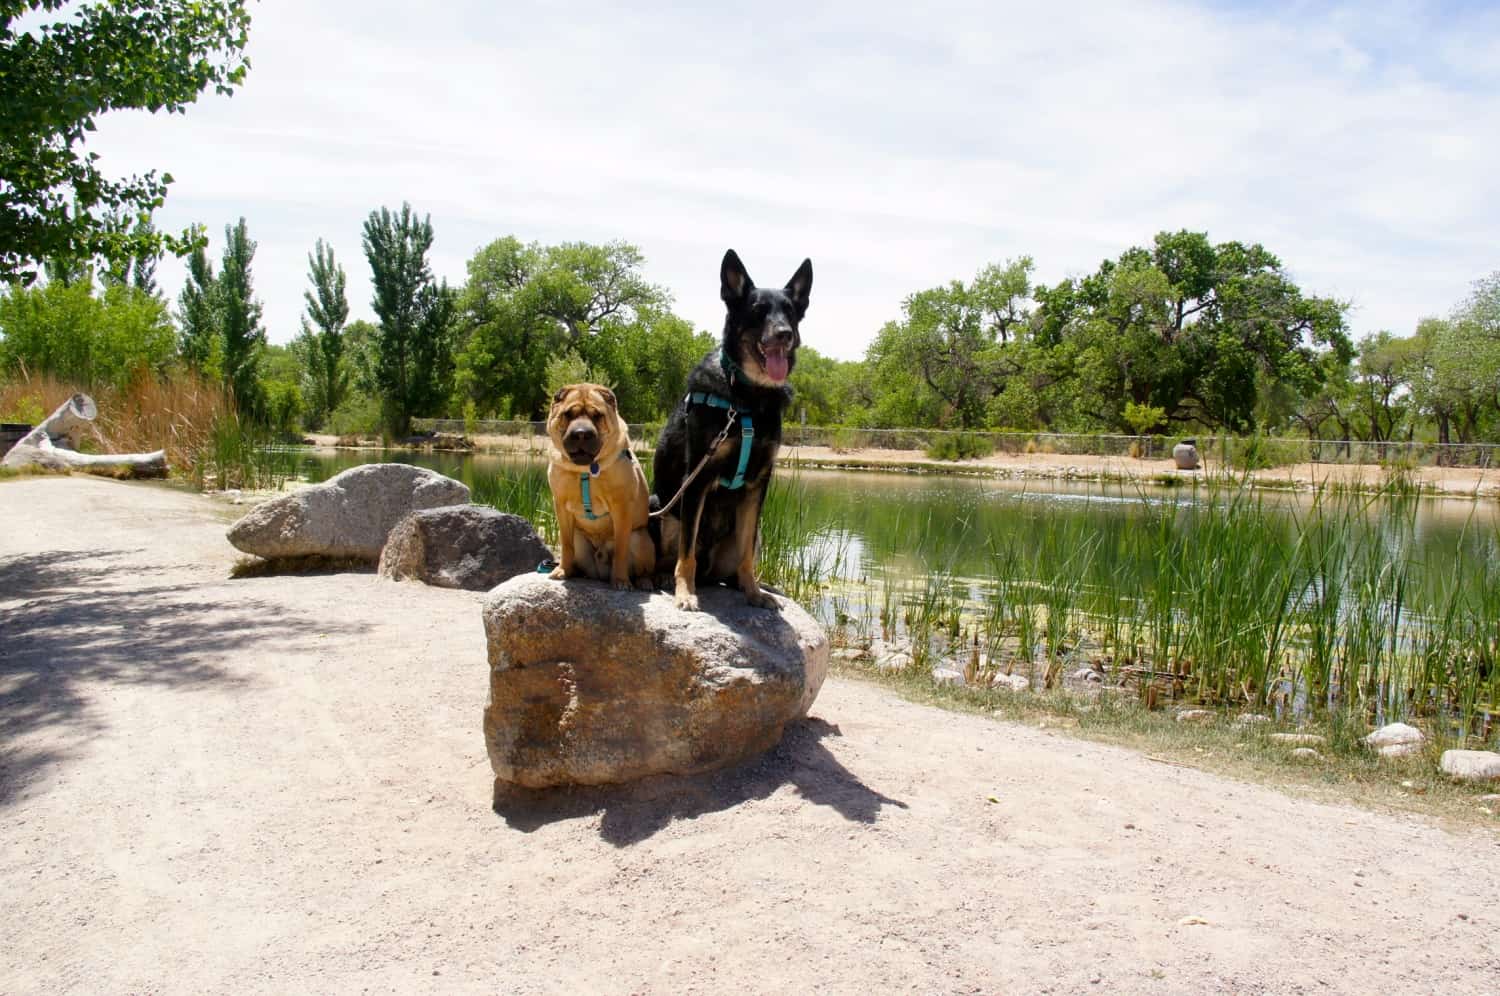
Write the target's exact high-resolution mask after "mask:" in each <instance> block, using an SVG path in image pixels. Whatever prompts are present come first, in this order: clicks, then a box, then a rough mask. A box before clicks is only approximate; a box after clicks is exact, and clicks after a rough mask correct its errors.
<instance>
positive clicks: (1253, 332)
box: [1036, 232, 1353, 431]
mask: <svg viewBox="0 0 1500 996" xmlns="http://www.w3.org/2000/svg"><path fill="white" fill-rule="evenodd" d="M1036 297H1037V299H1038V301H1039V302H1040V303H1041V309H1040V313H1039V314H1038V315H1037V317H1036V324H1037V328H1038V339H1039V341H1042V342H1046V343H1057V344H1058V345H1059V346H1061V347H1063V348H1064V349H1065V350H1066V351H1067V353H1068V354H1069V355H1070V362H1071V365H1072V369H1073V372H1074V374H1075V375H1076V376H1077V378H1078V382H1077V384H1076V389H1077V397H1078V398H1079V399H1080V404H1081V405H1083V406H1084V408H1085V409H1086V410H1087V411H1088V412H1089V414H1090V415H1091V416H1092V417H1093V418H1094V419H1095V420H1097V422H1099V423H1102V424H1105V425H1113V426H1116V427H1119V428H1122V429H1123V428H1128V423H1126V421H1125V419H1124V406H1125V404H1126V403H1127V402H1131V403H1134V404H1136V405H1148V406H1152V407H1160V408H1162V409H1164V410H1165V411H1166V414H1167V418H1168V419H1170V420H1173V421H1198V422H1201V423H1202V424H1204V425H1206V426H1208V427H1210V428H1225V429H1230V430H1233V431H1244V430H1248V429H1251V428H1253V427H1254V426H1255V424H1256V404H1257V400H1258V398H1259V394H1258V390H1259V389H1260V387H1263V386H1265V387H1268V386H1270V385H1273V384H1284V385H1287V386H1288V387H1289V388H1291V389H1292V390H1293V391H1294V392H1296V393H1297V394H1298V395H1307V394H1311V393H1315V392H1316V391H1317V390H1318V388H1319V386H1320V385H1321V383H1322V381H1323V378H1324V377H1325V376H1326V373H1327V369H1328V367H1327V364H1326V363H1325V362H1324V360H1323V354H1324V353H1325V352H1331V353H1333V354H1334V355H1335V357H1336V358H1337V359H1338V360H1339V361H1340V362H1343V363H1347V362H1348V361H1349V358H1350V357H1351V356H1352V352H1353V349H1352V346H1351V344H1350V342H1349V339H1348V335H1347V333H1346V331H1345V325H1344V311H1345V310H1346V307H1347V306H1346V305H1344V304H1342V303H1340V302H1337V301H1333V300H1331V299H1327V298H1317V297H1305V296H1304V295H1303V294H1302V291H1301V290H1300V289H1299V288H1298V287H1297V286H1296V284H1295V283H1293V282H1292V280H1291V278H1290V277H1288V276H1287V274H1286V273H1285V271H1284V270H1283V269H1282V266H1281V261H1280V260H1279V259H1277V258H1276V257H1275V256H1273V255H1272V254H1271V253H1269V252H1267V251H1266V250H1265V249H1264V248H1263V247H1261V246H1259V245H1248V246H1247V245H1245V244H1243V243H1240V242H1224V243H1219V244H1218V245H1214V244H1212V243H1210V242H1209V241H1208V237H1207V236H1206V235H1204V234H1202V233H1199V232H1175V233H1169V232H1163V233H1161V234H1159V235H1157V236H1156V239H1155V242H1154V243H1153V246H1152V248H1151V249H1149V250H1148V249H1143V248H1139V247H1137V248H1133V249H1130V250H1127V251H1126V252H1125V253H1123V254H1122V255H1121V256H1120V257H1119V259H1118V260H1106V261H1105V262H1104V263H1102V264H1101V265H1100V267H1099V270H1098V271H1097V272H1095V273H1094V274H1091V275H1089V276H1087V277H1085V278H1083V279H1082V280H1081V281H1072V280H1068V281H1064V282H1063V283H1062V284H1060V285H1058V286H1056V287H1052V288H1040V289H1038V290H1037V292H1036Z"/></svg>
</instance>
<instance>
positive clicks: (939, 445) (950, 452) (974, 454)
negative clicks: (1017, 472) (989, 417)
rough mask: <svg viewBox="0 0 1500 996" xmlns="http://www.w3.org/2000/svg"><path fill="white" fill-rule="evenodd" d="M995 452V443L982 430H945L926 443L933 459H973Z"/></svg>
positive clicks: (928, 454)
mask: <svg viewBox="0 0 1500 996" xmlns="http://www.w3.org/2000/svg"><path fill="white" fill-rule="evenodd" d="M994 452H995V444H994V443H993V442H991V441H990V438H989V437H988V436H986V435H985V434H984V433H982V432H945V433H943V434H942V435H940V436H938V437H936V438H935V439H933V440H932V441H931V442H929V443H928V444H927V456H928V457H929V458H930V459H933V460H974V459H978V458H979V457H986V456H989V455H991V454H992V453H994Z"/></svg>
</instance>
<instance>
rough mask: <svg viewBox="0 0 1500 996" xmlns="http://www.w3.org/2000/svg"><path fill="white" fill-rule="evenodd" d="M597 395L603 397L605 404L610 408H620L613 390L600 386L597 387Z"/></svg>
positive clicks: (617, 409)
mask: <svg viewBox="0 0 1500 996" xmlns="http://www.w3.org/2000/svg"><path fill="white" fill-rule="evenodd" d="M599 395H600V396H601V397H602V398H604V403H605V404H606V405H609V407H610V408H611V409H613V410H614V411H619V410H620V403H619V402H618V401H616V400H615V392H613V391H611V390H610V389H609V388H607V387H601V388H599Z"/></svg>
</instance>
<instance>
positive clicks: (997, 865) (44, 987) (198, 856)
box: [0, 478, 1500, 994]
mask: <svg viewBox="0 0 1500 996" xmlns="http://www.w3.org/2000/svg"><path fill="white" fill-rule="evenodd" d="M225 516H226V509H225V508H224V507H223V506H221V505H217V504H215V503H214V502H212V501H211V500H209V499H206V498H202V497H199V496H195V495H189V494H185V493H181V492H177V491H173V490H170V489H167V488H165V487H162V486H159V485H142V484H123V483H118V482H113V481H103V480H94V479H86V478H41V479H22V480H14V481H7V482H0V730H3V755H0V895H3V896H4V902H3V904H0V932H3V936H4V938H5V943H4V945H3V946H0V992H5V993H36V992H49V993H50V992H80V993H114V992H172V993H179V992H180V993H204V992H212V993H237V994H238V993H257V992H265V993H275V992H298V991H301V992H319V993H345V992H351V993H352V992H376V993H385V992H391V993H411V992H418V993H420V992H516V993H544V992H565V993H578V992H609V993H615V992H618V993H639V992H649V993H700V992H701V993H710V992H732V993H740V992H764V993H792V992H797V993H801V992H820V993H870V992H887V991H899V992H920V993H995V992H1053V993H1072V992H1096V993H1097V992H1146V993H1205V992H1237V993H1261V992H1267V993H1297V992H1307V993H1333V992H1340V993H1370V992H1376V991H1381V992H1445V993H1483V992H1497V991H1500V952H1497V943H1496V938H1497V936H1500V908H1497V904H1496V897H1497V896H1500V842H1497V839H1496V837H1495V836H1494V835H1493V834H1491V833H1487V832H1484V831H1473V832H1466V833H1464V834H1462V835H1454V834H1452V833H1449V832H1447V831H1445V830H1443V829H1440V828H1437V827H1435V826H1433V825H1431V824H1428V823H1426V822H1423V821H1422V820H1420V819H1415V818H1409V817H1403V818H1396V817H1390V816H1385V815H1379V814H1374V813H1369V812H1365V811H1362V810H1359V809H1356V808H1350V807H1341V806H1330V805H1325V804H1319V803H1313V802H1308V801H1304V800H1298V799H1294V798H1291V797H1288V796H1286V795H1283V794H1280V793H1278V792H1276V791H1274V790H1272V789H1268V788H1263V787H1257V786H1247V785H1243V784H1239V783H1236V782H1232V781H1228V780H1225V779H1222V778H1219V777H1216V776H1212V775H1209V774H1205V773H1202V772H1198V771H1195V770H1191V769H1185V768H1178V767H1170V766H1165V765H1161V764H1157V763H1153V762H1151V761H1150V760H1148V759H1146V758H1144V757H1141V756H1139V755H1136V754H1133V753H1131V752H1129V751H1125V750H1119V749H1115V748H1110V747H1102V746H1096V745H1092V744H1086V743H1081V742H1077V741H1073V740H1070V739H1067V738H1066V736H1064V735H1061V734H1057V733H1053V732H1048V731H1041V730H1035V729H1029V728H1025V727H1019V726H1014V725H1007V724H1003V723H999V722H994V721H990V720H987V719H985V718H982V717H975V716H967V715H954V714H951V713H946V712H941V711H938V710H934V709H931V708H928V707H925V706H919V705H915V704H912V703H908V702H905V701H902V700H900V699H897V698H894V697H891V696H890V695H889V694H888V693H885V692H883V691H881V690H879V689H876V688H873V687H871V686H867V685H863V684H860V683H856V682H849V681H842V680H838V679H831V680H830V681H829V682H828V684H827V686H826V687H825V688H824V690H823V694H822V696H821V697H820V699H819V700H818V702H817V704H816V705H815V706H814V709H813V719H811V720H810V721H809V722H806V723H804V724H801V725H799V726H797V727H796V728H794V729H793V730H792V731H791V732H790V733H789V735H788V736H787V738H786V740H785V741H784V742H783V744H782V745H781V746H780V747H778V748H777V749H775V750H774V751H772V752H771V753H770V754H768V755H766V756H765V757H764V758H762V759H761V760H760V761H758V762H756V763H754V764H752V765H750V766H748V767H745V768H743V769H739V770H736V771H732V772H728V773H721V774H719V775H717V776H713V777H707V778H701V779H695V780H688V781H683V780H671V779H662V780H657V781H654V782H651V783H647V784H643V785H638V786H635V787H632V788H627V789H616V790H602V791H594V792H589V793H571V794H568V793H564V794H557V795H553V796H548V797H545V798H540V799H531V800H529V801H521V802H518V801H514V800H513V801H511V802H510V803H509V804H507V805H505V806H503V807H501V809H500V811H498V812H497V811H496V810H495V809H494V808H492V801H493V799H492V785H491V779H490V772H489V767H488V763H487V762H486V760H485V755H484V747H483V742H482V739H481V736H480V712H481V709H482V707H483V704H484V697H485V688H486V664H485V655H484V639H483V632H482V629H481V626H480V619H479V603H480V596H478V595H475V594H468V593H457V592H450V591H440V590H436V589H427V588H423V587H420V586H418V585H414V584H394V583H389V582H383V581H380V580H378V579H377V578H376V577H374V576H373V575H371V574H343V575H322V576H301V577H263V578H247V579H243V580H230V579H229V578H228V574H229V569H230V566H231V565H232V563H233V562H234V560H235V554H234V551H232V550H231V549H230V547H229V546H228V545H227V544H226V543H225V542H224V540H223V528H224V522H225ZM992 798H993V800H995V801H991V799H992ZM1190 917H1197V918H1200V919H1201V920H1202V921H1205V922H1203V923H1198V924H1184V919H1185V918H1190Z"/></svg>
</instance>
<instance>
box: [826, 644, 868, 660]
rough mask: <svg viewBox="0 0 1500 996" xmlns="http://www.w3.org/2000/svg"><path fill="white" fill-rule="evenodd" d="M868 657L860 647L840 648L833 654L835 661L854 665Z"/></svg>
mask: <svg viewBox="0 0 1500 996" xmlns="http://www.w3.org/2000/svg"><path fill="white" fill-rule="evenodd" d="M867 656H869V655H868V654H866V653H865V651H863V650H861V649H860V648H859V647H839V648H838V649H837V650H835V651H834V652H833V654H832V657H833V659H834V660H836V661H843V662H844V663H845V664H852V663H854V662H856V661H862V660H864V659H865V658H866V657H867Z"/></svg>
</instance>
